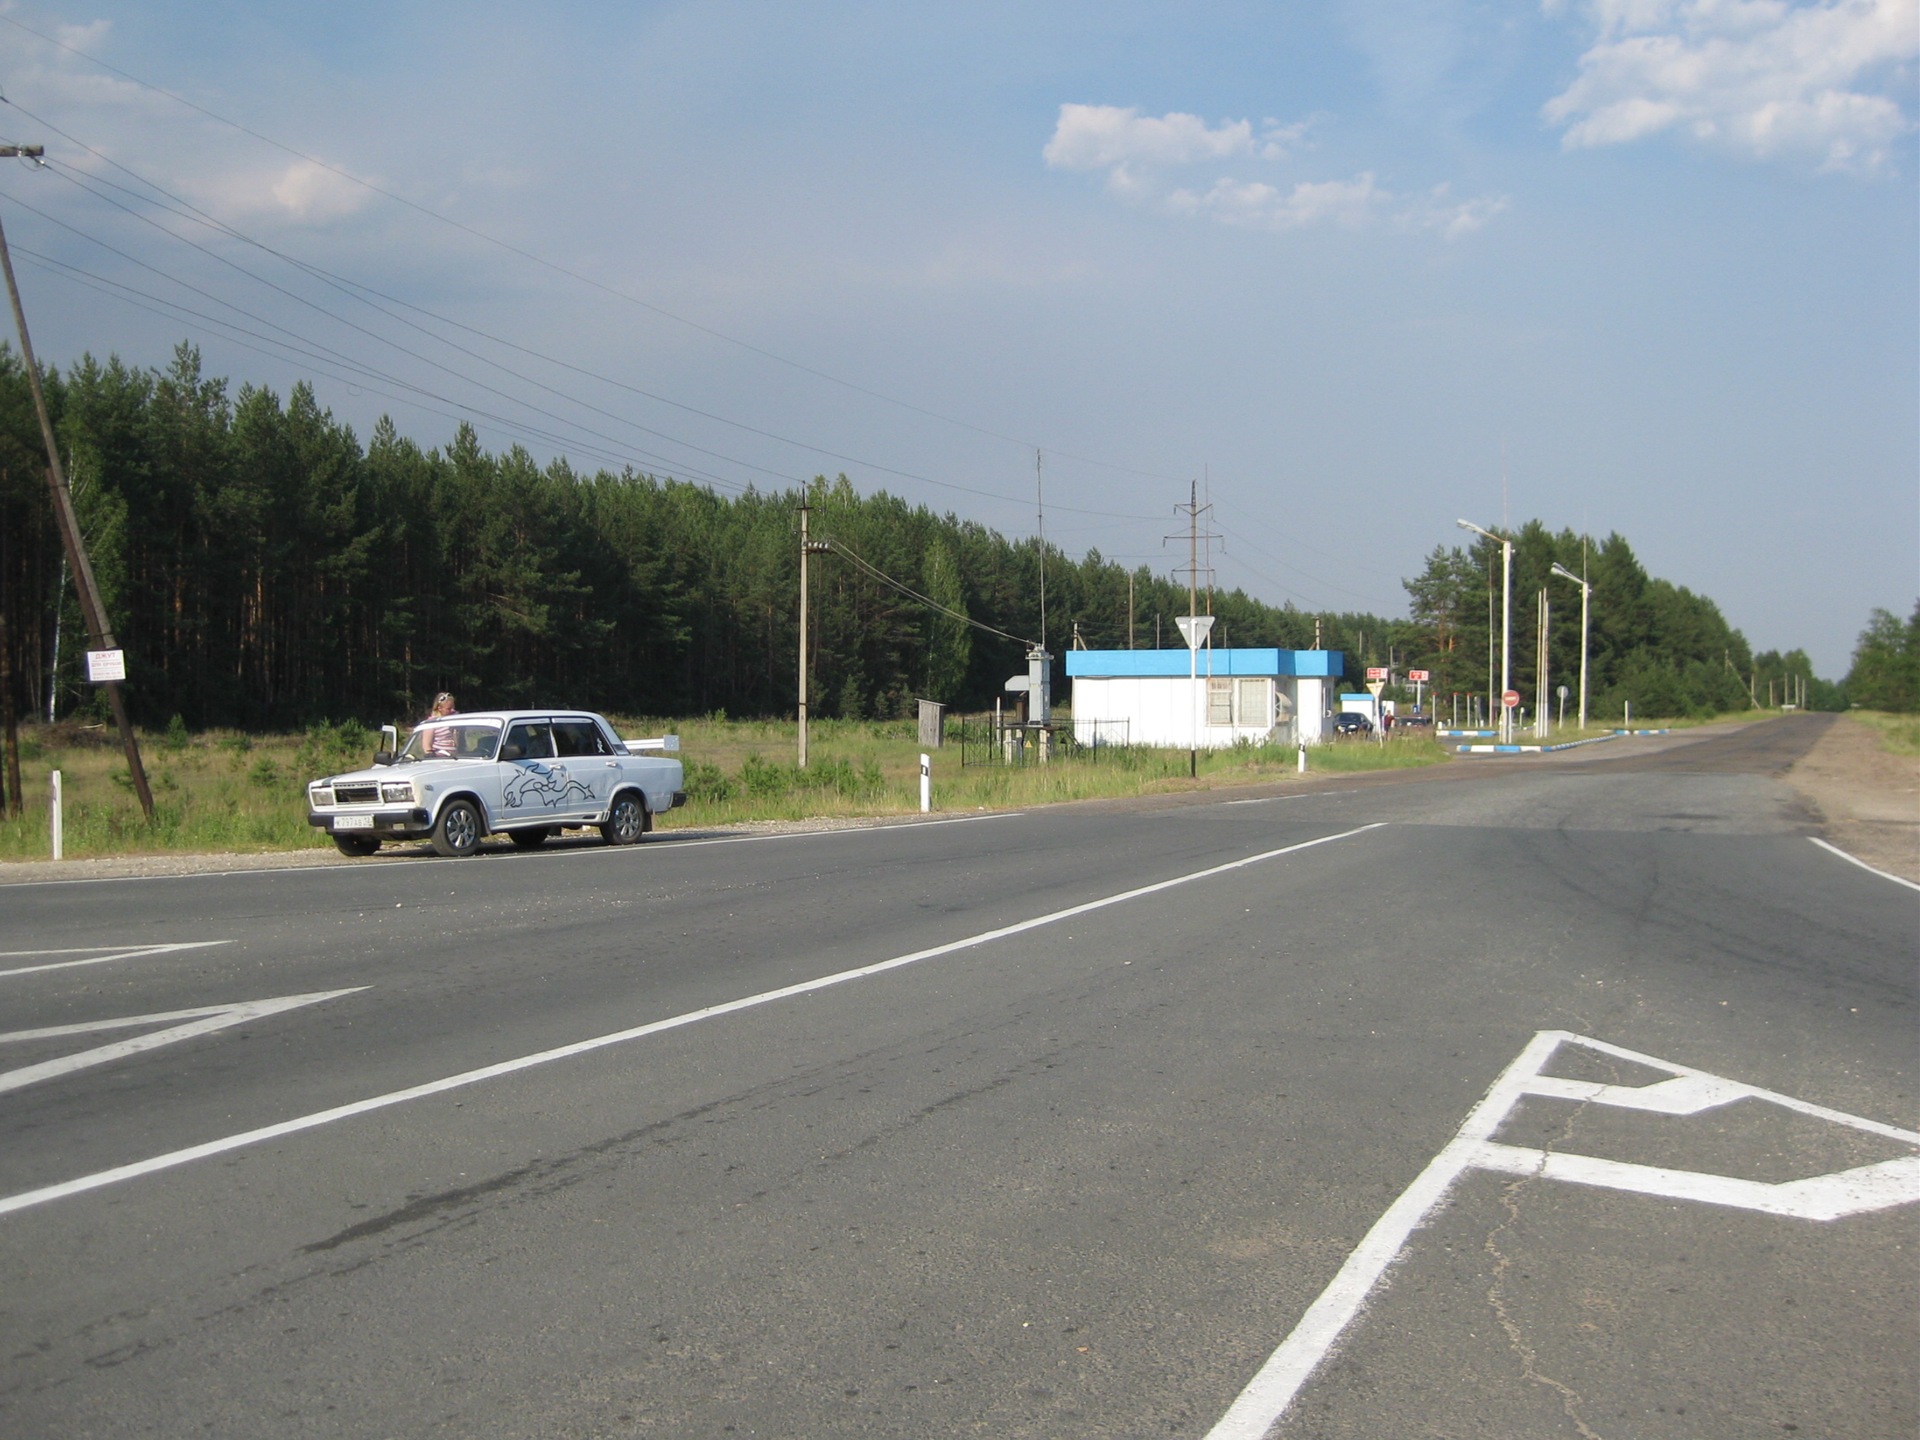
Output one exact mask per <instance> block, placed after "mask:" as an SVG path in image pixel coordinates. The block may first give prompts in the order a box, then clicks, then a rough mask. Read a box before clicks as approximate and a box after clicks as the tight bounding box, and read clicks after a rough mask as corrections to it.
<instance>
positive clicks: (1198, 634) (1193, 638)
mask: <svg viewBox="0 0 1920 1440" xmlns="http://www.w3.org/2000/svg"><path fill="white" fill-rule="evenodd" d="M1173 623H1174V624H1176V625H1178V626H1179V627H1180V633H1181V634H1182V635H1184V636H1186V637H1187V648H1188V649H1189V650H1198V649H1199V648H1200V646H1201V643H1202V642H1203V641H1205V639H1206V638H1207V632H1208V631H1209V630H1211V629H1213V616H1211V615H1176V616H1174V617H1173Z"/></svg>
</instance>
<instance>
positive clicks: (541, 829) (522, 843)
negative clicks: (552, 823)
mask: <svg viewBox="0 0 1920 1440" xmlns="http://www.w3.org/2000/svg"><path fill="white" fill-rule="evenodd" d="M551 834H553V832H552V831H551V830H549V829H548V828H547V827H546V826H544V825H535V826H532V827H531V828H529V829H526V830H509V831H508V832H507V837H508V838H509V839H510V840H512V841H513V843H514V844H515V845H517V846H519V847H520V848H521V849H522V850H538V849H539V848H540V847H541V846H542V845H544V844H546V843H547V837H548V836H549V835H551Z"/></svg>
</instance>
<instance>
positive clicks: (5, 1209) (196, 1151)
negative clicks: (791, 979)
mask: <svg viewBox="0 0 1920 1440" xmlns="http://www.w3.org/2000/svg"><path fill="white" fill-rule="evenodd" d="M1384 823H1385V822H1384V821H1377V822H1375V823H1374V824H1371V825H1362V826H1360V827H1358V828H1357V829H1353V830H1343V831H1341V832H1340V833H1339V834H1337V835H1322V836H1321V837H1320V838H1319V839H1317V840H1303V841H1301V842H1300V843H1299V844H1297V845H1285V846H1282V847H1281V848H1280V849H1278V850H1264V851H1262V852H1261V853H1260V854H1258V855H1249V856H1246V857H1245V858H1244V859H1240V860H1230V861H1228V862H1227V863H1226V864H1224V865H1214V866H1210V867H1209V868H1207V869H1205V870H1195V871H1192V872H1190V873H1189V874H1186V875H1177V876H1175V877H1174V878H1173V879H1171V880H1161V881H1158V882H1156V883H1154V884H1152V885H1142V886H1139V887H1138V888H1136V889H1133V890H1123V891H1121V892H1120V893H1119V894H1117V895H1107V896H1104V897H1102V898H1101V899H1098V900H1089V901H1087V902H1086V903H1085V904H1082V905H1071V906H1069V907H1067V908H1066V909H1065V910H1055V911H1052V912H1051V913H1049V914H1046V915H1037V916H1035V917H1034V918H1033V919H1031V920H1021V921H1018V922H1016V923H1015V924H1012V925H1003V926H1001V927H1000V928H999V929H996V930H983V931H981V932H980V933H979V934H977V935H969V936H967V937H966V938H965V939H962V940H950V941H948V942H947V943H946V944H944V945H934V946H931V947H929V948H928V949H925V950H915V951H913V952H912V953H911V954H907V955H896V956H894V957H893V958H892V959H891V960H881V961H878V962H877V963H875V964H872V965H862V966H859V967H858V968H856V969H853V970H842V971H839V972H838V973H836V974H833V975H823V976H821V977H820V978H819V979H817V980H806V981H802V982H801V983H800V984H797V985H787V986H783V987H782V988H780V989H778V990H765V991H762V992H761V993H760V994H758V995H748V996H744V997H742V998H741V999H738V1000H728V1001H725V1002H723V1003H721V1004H719V1005H709V1006H707V1007H706V1008H705V1009H703V1010H690V1011H688V1012H687V1013H685V1014H683V1015H675V1016H672V1017H670V1018H668V1019H665V1020H655V1021H652V1022H650V1023H648V1024H645V1025H636V1026H634V1027H633V1028H631V1029H629V1030H616V1031H614V1032H613V1033H612V1034H610V1035H598V1036H595V1037H594V1038H593V1039H590V1040H577V1041H575V1042H574V1043H573V1044H571V1045H561V1046H558V1047H556V1048H555V1049H552V1050H542V1051H540V1052H539V1053H538V1054H534V1055H522V1056H520V1057H518V1058H517V1059H513V1060H502V1061H500V1062H498V1063H497V1064H493V1065H483V1066H481V1067H480V1068H479V1069H477V1070H467V1071H463V1072H462V1073H460V1074H458V1075H448V1076H445V1077H443V1078H442V1079H439V1080H430V1081H428V1082H427V1083H426V1084H424V1085H414V1086H410V1087H408V1088H407V1089H405V1090H392V1091H389V1092H388V1093H386V1094H384V1095H371V1096H368V1097H367V1098H366V1099H364V1100H355V1101H353V1102H351V1103H350V1104H346V1105H336V1106H334V1107H333V1108H332V1109H330V1110H318V1111H315V1112H314V1113H313V1114H311V1115H301V1116H298V1117H296V1118H294V1119H292V1120H283V1121H280V1122H279V1123H278V1124H275V1125H263V1126H261V1127H260V1128H259V1129H257V1130H246V1131H242V1132H241V1133H240V1134H238V1135H228V1136H224V1137H223V1138H221V1139H218V1140H209V1141H207V1142H206V1143H204V1144H201V1145H192V1146H189V1147H187V1148H186V1149H184V1150H173V1151H170V1152H168V1153H167V1154H165V1155H155V1156H153V1157H152V1158H151V1159H147V1160H137V1161H135V1162H133V1163H132V1164H130V1165H118V1166H115V1167H114V1168H113V1169H111V1170H100V1171H96V1172H95V1173H94V1174H92V1175H82V1176H80V1177H78V1178H77V1179H73V1180H65V1181H62V1182H60V1183H59V1184H57V1185H46V1186H42V1187H41V1188H40V1189H37V1190H23V1191H21V1192H20V1193H19V1194H17V1195H8V1196H5V1197H0V1215H9V1214H12V1213H13V1212H14V1211H16V1210H26V1209H30V1208H31V1207H33V1206H35V1205H44V1204H46V1203H48V1202H49V1201H53V1200H62V1199H65V1198H67V1197H68V1196H71V1195H80V1194H84V1193H85V1192H86V1191H89V1190H98V1189H101V1188H102V1187H104V1186H107V1185H115V1184H118V1183H119V1182H121V1181H123V1180H133V1179H137V1178H139V1177H140V1176H143V1175H152V1174H154V1173H156V1172H158V1171H161V1170H171V1169H173V1168H175V1167H176V1166H180V1165H186V1164H189V1163H191V1162H192V1161H195V1160H204V1159H206V1158H207V1157H208V1156H212V1155H225V1154H227V1153H229V1152H230V1151H234V1150H240V1149H244V1148H246V1147H247V1146H249V1145H257V1144H260V1143H261V1142H262V1141H266V1140H277V1139H279V1138H280V1137H281V1136H284V1135H295V1134H298V1133H300V1132H301V1131H303V1130H317V1129H319V1128H320V1127H321V1126H323V1125H331V1124H333V1123H334V1122H335V1121H337V1120H346V1119H350V1118H351V1117H353V1116H355V1115H365V1114H368V1113H369V1112H371V1111H374V1110H384V1109H387V1108H388V1107H390V1106H393V1105H401V1104H405V1103H406V1102H407V1101H409V1100H419V1099H423V1098H425V1097H426V1096H429V1095H440V1094H444V1093H445V1092H446V1091H449V1090H459V1089H463V1088H465V1087H466V1086H469V1085H477V1084H479V1083H480V1082H482V1081H484V1080H493V1079H497V1078H498V1077H500V1076H502V1075H513V1074H516V1073H518V1072H519V1071H522V1070H531V1069H533V1068H535V1067H536V1066H540V1065H548V1064H551V1063H553V1062H554V1061H556V1060H568V1059H571V1058H573V1057H574V1056H576V1055H586V1054H589V1053H590V1052H592V1051H595V1050H603V1049H605V1048H606V1047H608V1046H610V1045H622V1044H625V1043H626V1042H628V1041H630V1040H640V1039H644V1038H646V1037H647V1036H649V1035H658V1034H661V1033H662V1032H664V1031H668V1030H677V1029H680V1028H682V1027H683V1026H687V1025H694V1024H698V1023H699V1022H700V1021H702V1020H712V1019H714V1018H716V1017H718V1016H721V1015H731V1014H733V1013H735V1012H736V1011H741V1010H752V1009H756V1008H758V1007H759V1006H762V1005H771V1004H773V1003H774V1002H775V1001H778V1000H791V999H793V998H794V997H796V996H799V995H811V994H814V993H815V992H817V991H821V990H828V989H832V988H833V987H834V986H836V985H844V984H846V983H847V982H848V981H851V980H864V979H866V978H867V977H868V976H870V975H881V974H885V973H886V972H887V971H889V970H898V969H901V968H902V967H903V966H907V965H913V964H917V963H918V962H920V961H922V960H931V959H934V958H935V957H937V956H940V955H951V954H953V953H954V952H955V951H958V950H970V949H973V948H974V947H976V946H980V945H987V944H991V943H992V942H993V941H995V940H1004V939H1007V938H1008V937H1009V936H1013V935H1020V934H1024V933H1025V932H1027V931H1029V930H1037V929H1039V928H1041V927H1042V926H1044V925H1056V924H1058V923H1059V922H1060V921H1062V920H1071V919H1073V918H1074V917H1075V916H1078V915H1086V914H1090V913H1091V912H1093V911H1095V910H1104V909H1106V908H1107V907H1109V906H1112V905H1121V904H1124V903H1126V902H1127V901H1129V900H1138V899H1140V898H1141V897H1142V896H1146V895H1157V894H1159V893H1160V892H1161V891H1163V890H1172V889H1174V888H1176V887H1178V886H1181V885H1191V884H1192V883H1194V882H1195V881H1197V880H1206V879H1210V878H1212V877H1213V876H1215V875H1225V874H1228V873H1230V872H1232V871H1234V870H1243V869H1245V868H1246V867H1247V866H1249V865H1258V864H1260V863H1261V862H1263V861H1267V860H1274V859H1278V858H1279V857H1280V856H1282V855H1293V854H1296V853H1298V852H1299V851H1302V850H1311V849H1313V848H1314V847H1315V846H1316V845H1328V844H1331V843H1333V842H1334V841H1336V840H1349V839H1351V838H1353V837H1354V836H1355V835H1364V834H1366V833H1367V832H1368V831H1369V830H1378V829H1381V828H1382V826H1383V825H1384ZM1476 1113H1478V1112H1476ZM1474 1138H1476V1139H1484V1138H1486V1137H1485V1136H1475V1137H1474Z"/></svg>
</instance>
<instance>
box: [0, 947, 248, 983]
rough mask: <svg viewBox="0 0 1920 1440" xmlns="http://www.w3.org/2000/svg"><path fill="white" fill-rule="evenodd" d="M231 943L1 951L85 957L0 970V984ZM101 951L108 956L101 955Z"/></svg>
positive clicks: (11, 955) (4, 956)
mask: <svg viewBox="0 0 1920 1440" xmlns="http://www.w3.org/2000/svg"><path fill="white" fill-rule="evenodd" d="M232 943H233V942H232V941H231V940H182V941H179V942H177V943H175V944H171V945H137V946H134V947H133V948H131V949H126V950H115V949H114V948H113V947H112V946H111V945H76V946H72V947H69V948H67V949H64V950H0V960H26V959H30V958H31V957H33V956H35V955H85V956H87V957H88V958H87V959H85V960H56V961H54V962H53V963H52V964H49V965H22V966H20V967H18V968H17V969H13V970H0V980H5V979H6V978H7V977H8V976H10V975H38V974H39V973H40V972H41V971H43V970H71V969H73V968H74V967H75V966H78V965H105V964H107V963H108V962H109V961H113V960H143V959H145V958H146V957H147V956H149V955H171V954H173V953H174V952H175V951H177V950H203V949H205V948H206V947H207V946H209V945H231V944H232ZM102 950H105V951H108V952H110V953H108V954H105V955H102V954H101V953H100V952H101V951H102Z"/></svg>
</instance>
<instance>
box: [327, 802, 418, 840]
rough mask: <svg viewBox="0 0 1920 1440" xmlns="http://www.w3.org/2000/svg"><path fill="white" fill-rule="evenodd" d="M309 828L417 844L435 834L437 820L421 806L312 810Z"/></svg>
mask: <svg viewBox="0 0 1920 1440" xmlns="http://www.w3.org/2000/svg"><path fill="white" fill-rule="evenodd" d="M342 822H345V823H342ZM307 824H309V825H311V826H313V828H314V829H316V830H325V831H326V832H327V833H328V834H331V835H371V836H373V837H375V838H376V839H383V840H415V839H418V838H419V837H421V836H422V835H427V834H431V833H432V830H433V816H432V815H430V814H429V813H428V812H427V811H426V809H425V808H424V807H422V806H419V805H410V806H407V807H405V808H400V807H395V808H393V809H390V810H309V811H307Z"/></svg>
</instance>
